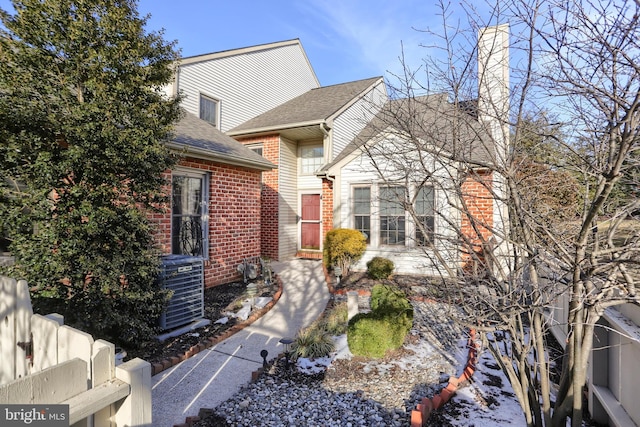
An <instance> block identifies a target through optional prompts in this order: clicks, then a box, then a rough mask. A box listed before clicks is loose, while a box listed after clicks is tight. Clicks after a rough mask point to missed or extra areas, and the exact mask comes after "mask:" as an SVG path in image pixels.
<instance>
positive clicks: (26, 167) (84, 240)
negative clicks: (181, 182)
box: [0, 0, 180, 343]
mask: <svg viewBox="0 0 640 427" xmlns="http://www.w3.org/2000/svg"><path fill="white" fill-rule="evenodd" d="M13 8H14V11H12V12H8V11H4V10H0V20H1V21H2V24H3V26H4V28H3V29H1V30H0V31H1V33H0V140H1V141H2V144H1V145H0V181H4V184H3V186H0V191H2V192H3V193H4V195H3V196H0V197H1V198H0V200H3V201H4V203H3V207H2V212H1V213H2V217H3V219H4V220H3V227H4V228H5V234H6V235H7V236H8V240H9V242H10V250H11V252H12V254H13V255H14V256H15V258H16V263H15V265H14V266H13V267H12V268H11V270H10V271H8V273H10V274H12V275H13V276H16V277H21V278H25V279H27V280H28V282H29V284H30V285H31V287H32V296H33V298H34V305H35V307H36V310H38V309H40V310H42V311H49V310H51V309H55V310H61V311H62V312H63V314H64V315H65V318H66V323H69V324H74V325H76V326H78V327H80V328H82V329H84V330H87V331H89V332H91V333H93V334H95V335H96V336H98V337H105V338H108V339H111V340H113V341H115V342H120V343H134V342H136V341H138V340H139V339H141V338H144V337H146V336H148V335H149V334H150V333H152V332H153V328H154V324H155V323H154V322H155V320H156V319H157V317H158V315H159V314H160V312H161V310H162V307H163V305H164V303H165V302H166V298H167V295H166V292H164V291H162V290H161V289H159V288H158V286H157V285H156V284H155V283H154V280H155V277H156V274H157V269H158V257H157V251H156V250H155V249H154V246H153V239H152V235H151V229H150V226H149V223H148V221H147V215H148V213H149V212H150V211H151V210H152V209H153V207H154V206H157V204H158V203H160V202H161V201H162V189H163V185H164V184H165V183H164V180H163V177H162V172H163V171H165V170H167V169H168V168H170V167H171V166H172V164H173V162H174V158H173V156H172V155H171V153H170V152H169V151H168V149H167V148H166V146H165V145H164V144H163V141H165V140H167V138H168V137H169V136H170V133H171V130H172V125H173V123H175V122H176V121H177V120H178V119H179V115H180V109H179V99H168V98H167V97H166V96H164V95H163V92H162V87H163V85H165V84H166V83H168V82H169V81H170V79H171V78H172V70H171V65H172V64H173V63H174V61H176V60H177V59H178V53H177V51H176V50H175V47H174V43H167V42H165V41H164V40H163V38H162V33H161V32H159V33H158V32H146V30H145V25H146V21H147V17H140V16H139V14H138V12H137V2H136V1H135V0H13ZM16 183H20V185H17V184H16ZM165 188H166V187H165Z"/></svg>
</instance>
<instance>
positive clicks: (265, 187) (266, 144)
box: [238, 134, 280, 260]
mask: <svg viewBox="0 0 640 427" xmlns="http://www.w3.org/2000/svg"><path fill="white" fill-rule="evenodd" d="M238 141H239V142H241V143H242V144H245V145H247V144H258V143H260V144H262V156H263V157H264V158H265V159H267V160H269V161H270V162H271V163H273V164H274V165H276V166H278V165H279V164H280V135H278V134H273V135H266V136H259V137H250V138H242V139H238ZM278 176H279V175H278V169H273V170H270V171H266V172H263V173H262V209H261V214H260V217H261V220H262V226H261V229H262V233H261V235H260V237H261V241H262V256H264V257H267V258H269V259H272V260H278V258H279V257H278V252H279V241H278V222H279V196H278V190H279V183H278Z"/></svg>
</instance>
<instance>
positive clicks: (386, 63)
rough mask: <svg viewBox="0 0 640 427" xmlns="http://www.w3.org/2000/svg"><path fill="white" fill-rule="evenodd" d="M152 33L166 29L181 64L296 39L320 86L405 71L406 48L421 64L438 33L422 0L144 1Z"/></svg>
mask: <svg viewBox="0 0 640 427" xmlns="http://www.w3.org/2000/svg"><path fill="white" fill-rule="evenodd" d="M139 11H140V13H141V14H146V13H149V14H151V19H150V20H149V23H148V28H149V29H160V28H164V29H165V38H166V39H167V40H177V41H178V45H179V47H180V48H181V49H182V55H183V56H192V55H198V54H202V53H210V52H217V51H221V50H228V49H235V48H240V47H246V46H252V45H256V44H264V43H270V42H275V41H281V40H289V39H295V38H298V39H300V41H301V42H302V45H303V47H304V49H305V51H306V53H307V56H308V57H309V61H310V62H311V65H312V66H313V68H314V70H315V72H316V74H317V76H318V79H319V80H320V83H321V84H322V85H330V84H336V83H343V82H348V81H353V80H359V79H364V78H368V77H374V76H382V75H385V74H386V73H387V71H396V72H397V71H398V70H399V69H400V66H399V59H398V57H399V56H400V54H401V42H402V43H403V44H404V50H405V53H406V55H407V56H408V57H409V58H412V62H417V63H419V62H418V61H419V58H420V57H421V56H422V55H423V54H424V50H425V48H420V47H419V44H420V43H421V42H425V40H424V39H425V38H426V36H425V35H424V33H421V32H419V31H416V30H415V29H413V28H416V29H425V28H427V27H429V26H437V25H438V23H439V17H438V16H437V15H436V13H437V8H436V7H435V6H434V5H433V4H432V2H431V1H428V0H427V1H425V0H298V1H294V0H268V1H257V0H235V1H233V0H232V1H229V0H224V1H223V0H183V1H182V2H176V1H169V0H141V1H140V2H139Z"/></svg>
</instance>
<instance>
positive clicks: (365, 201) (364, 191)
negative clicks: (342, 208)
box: [353, 187, 371, 215]
mask: <svg viewBox="0 0 640 427" xmlns="http://www.w3.org/2000/svg"><path fill="white" fill-rule="evenodd" d="M353 212H354V213H355V214H356V215H369V214H370V213H371V189H370V188H369V187H357V188H354V189H353Z"/></svg>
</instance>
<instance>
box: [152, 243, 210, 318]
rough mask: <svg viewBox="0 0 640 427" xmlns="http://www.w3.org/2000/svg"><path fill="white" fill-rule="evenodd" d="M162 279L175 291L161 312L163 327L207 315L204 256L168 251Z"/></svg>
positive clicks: (161, 271) (163, 262)
mask: <svg viewBox="0 0 640 427" xmlns="http://www.w3.org/2000/svg"><path fill="white" fill-rule="evenodd" d="M161 259H162V266H161V269H160V275H159V277H158V280H159V282H160V285H161V286H162V287H163V288H165V289H170V290H172V291H173V296H172V297H171V299H170V300H169V304H168V305H167V308H166V309H165V310H164V311H163V312H162V314H161V315H160V327H161V328H162V329H163V330H168V329H173V328H176V327H178V326H182V325H186V324H187V323H191V322H192V321H194V320H197V319H201V318H202V317H203V316H204V282H203V263H202V259H201V258H198V257H193V256H188V255H165V256H163V257H162V258H161Z"/></svg>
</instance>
